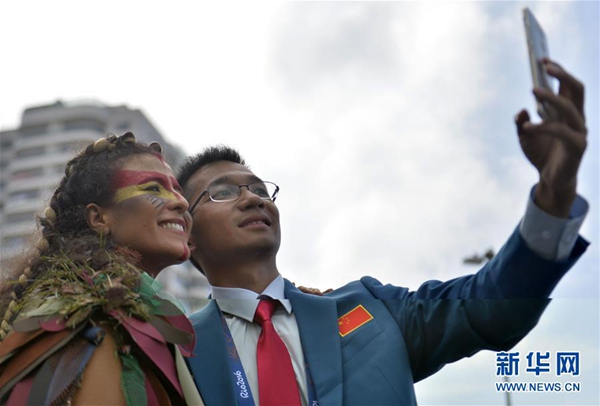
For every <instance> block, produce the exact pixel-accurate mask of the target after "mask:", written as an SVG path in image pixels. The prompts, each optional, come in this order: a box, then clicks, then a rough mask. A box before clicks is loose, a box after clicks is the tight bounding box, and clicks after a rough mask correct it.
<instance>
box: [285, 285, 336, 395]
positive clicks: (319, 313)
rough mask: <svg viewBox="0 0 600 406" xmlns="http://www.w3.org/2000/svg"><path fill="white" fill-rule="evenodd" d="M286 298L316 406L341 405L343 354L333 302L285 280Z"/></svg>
mask: <svg viewBox="0 0 600 406" xmlns="http://www.w3.org/2000/svg"><path fill="white" fill-rule="evenodd" d="M285 297H286V298H287V299H289V300H290V301H291V303H292V308H293V311H294V313H295V315H296V321H297V322H298V330H299V331H300V340H301V342H302V348H303V350H304V359H305V360H306V362H307V363H308V365H309V367H310V374H311V375H312V378H313V381H314V382H315V389H316V391H317V399H318V400H319V405H321V406H323V405H341V404H342V403H343V400H342V396H343V386H342V378H343V377H342V352H341V345H340V335H339V330H338V321H337V319H338V313H337V306H336V302H335V301H334V300H332V299H330V298H327V297H324V296H315V295H308V294H304V293H302V292H300V291H299V290H298V289H296V287H294V286H293V285H292V284H291V283H290V282H289V281H287V280H286V281H285Z"/></svg>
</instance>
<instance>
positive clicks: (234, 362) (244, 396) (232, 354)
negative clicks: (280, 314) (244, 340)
mask: <svg viewBox="0 0 600 406" xmlns="http://www.w3.org/2000/svg"><path fill="white" fill-rule="evenodd" d="M217 309H218V310H219V315H220V316H221V326H222V328H223V335H224V337H225V345H226V347H227V358H228V359H229V370H230V372H231V374H232V375H233V379H234V383H235V385H236V392H237V393H236V399H237V401H238V405H239V406H255V403H254V397H253V396H252V391H251V390H250V384H249V383H248V378H246V372H245V371H244V367H243V366H242V361H241V359H240V355H239V353H238V351H237V348H236V347H235V343H234V341H233V337H232V335H231V331H229V327H228V326H227V322H226V321H225V317H224V316H223V312H221V309H219V306H217ZM305 365H306V380H307V385H306V386H307V390H308V406H319V401H318V400H317V392H316V390H315V384H314V382H313V379H312V375H311V373H310V368H309V367H308V362H306V361H305Z"/></svg>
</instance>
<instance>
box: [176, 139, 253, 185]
mask: <svg viewBox="0 0 600 406" xmlns="http://www.w3.org/2000/svg"><path fill="white" fill-rule="evenodd" d="M218 161H230V162H235V163H236V164H240V165H244V166H246V167H248V166H247V165H246V161H244V158H242V157H241V156H240V154H239V152H237V151H236V150H235V149H233V148H231V147H228V146H226V145H214V146H211V147H208V148H205V149H204V150H203V151H201V152H200V153H198V154H196V155H192V156H189V157H187V158H186V160H185V161H184V162H183V164H181V166H180V167H179V170H178V171H177V181H178V182H179V184H180V185H181V187H182V188H183V190H185V191H186V194H188V192H189V191H188V190H187V187H186V184H187V182H188V181H189V180H190V178H191V177H192V176H193V175H194V174H195V173H196V172H198V170H199V169H200V168H202V167H204V166H206V165H209V164H212V163H214V162H218Z"/></svg>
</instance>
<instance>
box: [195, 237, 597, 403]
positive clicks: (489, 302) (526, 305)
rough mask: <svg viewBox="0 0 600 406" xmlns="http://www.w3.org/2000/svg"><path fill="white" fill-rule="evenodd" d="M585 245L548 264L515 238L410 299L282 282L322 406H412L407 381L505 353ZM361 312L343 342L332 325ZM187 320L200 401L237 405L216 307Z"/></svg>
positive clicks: (356, 287)
mask: <svg viewBox="0 0 600 406" xmlns="http://www.w3.org/2000/svg"><path fill="white" fill-rule="evenodd" d="M586 247H587V242H585V241H584V240H583V239H581V238H579V239H578V241H577V243H576V245H575V248H574V249H573V252H572V253H571V256H570V258H568V259H567V260H565V261H560V262H552V261H546V260H544V259H541V258H540V257H538V256H537V255H536V254H535V253H533V252H532V251H531V250H529V249H528V248H527V246H526V245H525V244H524V242H523V241H522V239H521V237H520V234H519V232H518V230H516V231H515V232H514V233H513V235H512V236H511V238H510V239H509V240H508V242H507V243H506V245H505V246H504V247H503V248H502V250H500V252H499V253H498V254H497V255H496V256H495V257H494V258H493V259H492V261H490V262H489V263H488V264H486V266H485V267H484V268H482V269H481V270H480V271H479V272H478V273H477V274H475V275H469V276H464V277H460V278H457V279H453V280H450V281H447V282H439V281H428V282H426V283H424V284H423V285H422V286H421V287H420V288H419V289H418V290H417V291H409V290H408V289H406V288H401V287H396V286H391V285H382V284H381V283H379V282H378V281H377V280H375V279H373V278H371V277H364V278H362V279H361V280H360V281H354V282H351V283H349V284H348V285H346V286H344V287H342V288H340V289H337V290H336V291H334V292H332V293H330V294H327V295H325V296H314V295H308V294H304V293H302V292H300V291H299V290H298V289H296V288H295V287H294V286H293V285H292V284H291V283H290V282H289V281H286V286H285V295H286V298H288V299H289V300H290V301H291V303H292V307H293V311H294V313H295V315H296V320H297V322H298V328H299V331H300V339H301V342H302V348H303V350H304V357H305V360H306V362H307V363H308V365H309V366H310V371H311V374H312V377H313V380H314V383H315V388H316V392H317V398H318V400H319V404H320V405H321V406H324V405H335V406H339V405H384V404H390V405H412V404H416V398H415V392H414V388H413V383H414V382H417V381H419V380H421V379H423V378H425V377H427V376H429V375H431V374H433V373H435V372H436V371H438V370H439V369H440V368H441V367H443V366H444V365H445V364H447V363H450V362H454V361H456V360H458V359H460V358H463V357H466V356H470V355H472V354H474V353H475V352H477V351H479V350H481V349H490V350H495V351H499V350H508V349H510V348H511V347H513V346H514V345H515V344H516V343H517V342H518V341H519V340H520V339H521V338H523V337H524V336H525V334H527V332H529V331H530V330H531V329H532V328H533V327H534V326H535V324H536V323H537V321H538V319H539V317H540V315H541V313H542V311H543V310H544V308H545V307H546V305H547V303H548V301H549V300H548V299H547V298H548V296H549V294H550V292H551V291H552V289H553V288H554V286H556V284H557V282H558V281H559V280H560V278H561V277H562V276H563V275H564V274H565V272H566V271H567V270H568V269H569V268H570V267H571V266H572V265H573V263H574V262H575V261H576V260H577V258H579V256H580V255H581V254H582V253H583V252H584V251H585V248H586ZM359 304H360V305H362V306H363V307H365V309H367V311H368V312H369V313H370V314H371V315H372V316H373V319H372V320H370V321H368V322H367V323H365V324H363V325H362V326H360V327H358V328H357V329H356V330H354V331H352V332H351V333H349V334H347V335H345V336H343V337H342V336H341V334H340V333H339V326H338V318H340V317H341V316H342V315H345V314H346V313H347V312H349V311H351V310H352V309H354V308H355V307H356V306H357V305H359ZM191 320H192V324H193V325H194V328H195V330H196V334H197V339H196V343H197V344H196V348H195V357H193V358H190V359H189V360H188V362H189V367H190V369H191V372H192V374H193V376H194V380H195V382H196V385H197V386H198V389H199V391H200V393H201V395H202V397H203V399H204V402H205V403H206V404H207V405H236V404H237V401H236V397H235V393H236V392H235V388H236V387H235V384H234V380H233V379H232V374H231V372H230V371H229V364H228V359H227V352H226V347H225V342H224V336H223V331H222V327H221V320H220V317H219V312H218V309H217V305H216V302H215V301H212V302H210V303H209V305H207V306H206V307H205V308H203V309H202V310H200V311H199V312H197V313H195V314H193V315H192V316H191Z"/></svg>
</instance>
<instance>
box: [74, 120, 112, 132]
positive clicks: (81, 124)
mask: <svg viewBox="0 0 600 406" xmlns="http://www.w3.org/2000/svg"><path fill="white" fill-rule="evenodd" d="M64 129H65V131H84V130H85V131H89V130H91V131H96V132H98V133H102V134H104V131H105V130H104V125H103V124H100V123H98V122H97V121H92V120H77V121H69V122H67V123H65V125H64Z"/></svg>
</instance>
